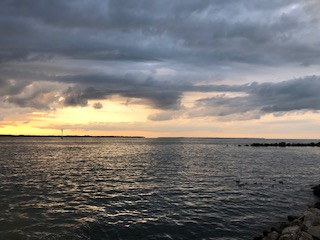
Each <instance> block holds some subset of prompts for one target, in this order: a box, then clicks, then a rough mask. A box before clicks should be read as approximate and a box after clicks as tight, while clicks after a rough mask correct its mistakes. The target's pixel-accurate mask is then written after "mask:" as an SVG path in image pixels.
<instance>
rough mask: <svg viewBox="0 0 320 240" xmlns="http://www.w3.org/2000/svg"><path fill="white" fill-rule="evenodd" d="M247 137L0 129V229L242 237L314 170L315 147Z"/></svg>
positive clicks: (272, 221)
mask: <svg viewBox="0 0 320 240" xmlns="http://www.w3.org/2000/svg"><path fill="white" fill-rule="evenodd" d="M252 141H255V140H252V139H118V138H64V139H63V140H61V139H59V138H22V137H20V138H0V164H1V168H0V200H1V201H0V239H193V240H194V239H252V238H253V237H254V236H256V235H260V233H261V232H262V231H263V230H265V229H268V228H270V227H273V226H274V225H276V224H278V223H279V222H280V221H284V220H285V219H286V216H287V215H289V214H301V213H303V211H304V210H305V209H306V208H307V206H308V204H311V203H313V202H314V201H316V199H315V198H314V196H313V195H312V191H311V190H310V187H311V186H313V185H315V184H318V183H319V180H320V178H319V167H318V166H319V160H320V148H316V147H314V148H312V147H303V148H301V147H300V148H299V147H286V148H280V147H268V148H267V147H266V148H264V147H261V148H254V147H244V146H243V144H246V143H250V142H252ZM260 141H262V140H260ZM264 141H266V140H264ZM269 141H271V140H269ZM239 144H241V145H242V146H241V147H239V146H238V145H239ZM237 181H240V182H237Z"/></svg>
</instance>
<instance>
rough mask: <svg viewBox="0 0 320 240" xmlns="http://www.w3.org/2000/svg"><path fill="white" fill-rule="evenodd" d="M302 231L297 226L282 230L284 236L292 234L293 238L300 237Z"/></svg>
mask: <svg viewBox="0 0 320 240" xmlns="http://www.w3.org/2000/svg"><path fill="white" fill-rule="evenodd" d="M300 232H301V230H300V227H299V226H297V225H295V226H291V227H286V228H285V229H283V230H282V234H283V235H285V234H290V235H291V236H298V234H300Z"/></svg>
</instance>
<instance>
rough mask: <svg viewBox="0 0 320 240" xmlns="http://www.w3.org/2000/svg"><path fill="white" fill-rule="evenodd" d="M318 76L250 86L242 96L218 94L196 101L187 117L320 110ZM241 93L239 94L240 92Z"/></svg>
mask: <svg viewBox="0 0 320 240" xmlns="http://www.w3.org/2000/svg"><path fill="white" fill-rule="evenodd" d="M319 89H320V77H319V76H309V77H305V78H300V79H294V80H290V81H283V82H279V83H262V84H259V83H252V84H250V85H246V89H245V90H244V89H242V90H244V91H242V90H241V91H242V92H243V93H244V94H245V95H242V96H236V97H230V96H228V95H226V94H220V95H217V96H216V97H213V98H204V99H199V100H198V101H197V104H196V107H195V108H194V110H193V111H190V112H189V116H190V117H195V116H197V117H198V116H220V117H225V116H228V115H234V114H235V115H237V114H239V115H243V116H245V115H247V116H248V118H259V117H260V116H262V115H264V114H267V113H274V114H284V113H286V112H292V111H317V110H320V95H319ZM239 92H240V91H239Z"/></svg>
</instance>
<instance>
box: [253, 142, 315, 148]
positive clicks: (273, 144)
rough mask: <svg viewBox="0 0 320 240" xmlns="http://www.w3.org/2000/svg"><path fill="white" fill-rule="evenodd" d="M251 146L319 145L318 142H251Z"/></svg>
mask: <svg viewBox="0 0 320 240" xmlns="http://www.w3.org/2000/svg"><path fill="white" fill-rule="evenodd" d="M250 146H251V147H320V142H318V143H314V142H311V143H286V142H279V143H252V144H251V145H250Z"/></svg>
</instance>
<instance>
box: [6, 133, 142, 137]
mask: <svg viewBox="0 0 320 240" xmlns="http://www.w3.org/2000/svg"><path fill="white" fill-rule="evenodd" d="M1 137H14V138H21V137H28V138H29V137H43V138H48V137H52V138H145V137H144V136H91V135H65V136H58V135H23V134H21V135H11V134H0V138H1Z"/></svg>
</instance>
